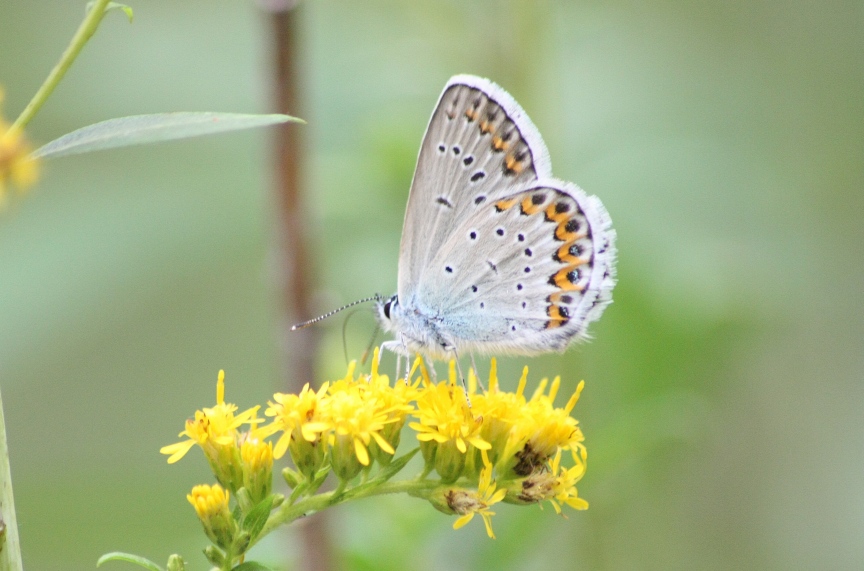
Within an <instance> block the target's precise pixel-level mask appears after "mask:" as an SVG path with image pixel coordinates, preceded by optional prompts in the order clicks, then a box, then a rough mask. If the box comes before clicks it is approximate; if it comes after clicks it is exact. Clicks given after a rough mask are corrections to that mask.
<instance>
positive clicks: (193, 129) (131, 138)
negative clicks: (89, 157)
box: [33, 112, 304, 158]
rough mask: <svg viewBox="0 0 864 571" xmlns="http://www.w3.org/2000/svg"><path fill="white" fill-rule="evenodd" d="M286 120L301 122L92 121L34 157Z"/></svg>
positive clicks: (185, 117)
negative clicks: (91, 123)
mask: <svg viewBox="0 0 864 571" xmlns="http://www.w3.org/2000/svg"><path fill="white" fill-rule="evenodd" d="M288 122H297V123H304V121H303V120H302V119H298V118H296V117H291V116H290V115H280V114H271V115H251V114H242V113H206V112H200V113H199V112H178V113H154V114H152V115H132V116H129V117H119V118H117V119H109V120H107V121H102V122H100V123H94V124H93V125H88V126H87V127H82V128H81V129H78V130H76V131H72V132H71V133H67V134H65V135H63V136H62V137H60V138H58V139H54V140H53V141H51V142H50V143H48V144H46V145H45V146H43V147H41V148H39V149H36V151H34V152H33V156H34V157H36V158H48V157H62V156H64V155H75V154H79V153H89V152H92V151H101V150H105V149H114V148H117V147H128V146H131V145H144V144H148V143H158V142H161V141H171V140H175V139H185V138H188V137H199V136H201V135H213V134H216V133H224V132H227V131H238V130H240V129H251V128H253V127H265V126H268V125H277V124H279V123H288Z"/></svg>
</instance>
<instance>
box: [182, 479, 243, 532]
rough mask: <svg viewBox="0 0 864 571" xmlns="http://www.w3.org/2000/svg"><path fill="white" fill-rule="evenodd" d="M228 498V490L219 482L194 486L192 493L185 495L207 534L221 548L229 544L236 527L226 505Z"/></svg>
mask: <svg viewBox="0 0 864 571" xmlns="http://www.w3.org/2000/svg"><path fill="white" fill-rule="evenodd" d="M229 498H230V494H229V492H228V491H227V490H224V489H223V488H222V486H220V485H219V484H214V485H213V486H208V485H207V484H202V485H200V486H195V487H194V488H192V493H191V494H188V495H187V496H186V499H187V500H189V503H190V504H192V507H194V508H195V513H197V514H198V519H200V520H201V523H202V524H203V525H204V531H205V532H206V533H207V536H208V537H209V538H210V539H211V540H212V541H213V542H214V543H216V544H217V545H219V546H220V547H222V548H227V547H228V546H229V545H231V542H232V540H233V538H234V534H235V533H236V531H237V529H238V527H237V523H236V522H235V521H234V518H233V517H231V510H230V509H229V507H228V501H229Z"/></svg>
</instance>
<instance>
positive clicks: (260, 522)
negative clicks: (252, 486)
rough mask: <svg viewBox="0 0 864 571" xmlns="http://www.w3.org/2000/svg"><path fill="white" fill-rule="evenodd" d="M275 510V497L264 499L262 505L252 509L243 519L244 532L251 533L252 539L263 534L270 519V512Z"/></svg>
mask: <svg viewBox="0 0 864 571" xmlns="http://www.w3.org/2000/svg"><path fill="white" fill-rule="evenodd" d="M272 508H273V496H270V497H267V498H264V499H263V500H262V501H261V503H259V504H258V505H257V506H255V507H254V508H252V509H251V510H250V511H249V513H247V514H246V517H244V518H243V531H247V532H249V535H250V536H252V539H255V537H257V536H258V534H259V533H261V529H262V528H263V527H264V524H265V523H267V518H269V517H270V511H271V510H272Z"/></svg>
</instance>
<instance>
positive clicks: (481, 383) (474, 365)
mask: <svg viewBox="0 0 864 571" xmlns="http://www.w3.org/2000/svg"><path fill="white" fill-rule="evenodd" d="M470 355H471V366H472V367H473V368H474V377H475V378H476V379H477V384H478V385H480V389H481V390H482V391H483V392H484V393H485V392H486V387H485V386H484V385H483V381H482V380H481V379H480V371H478V370H477V362H476V361H474V353H471V354H470Z"/></svg>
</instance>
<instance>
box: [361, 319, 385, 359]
mask: <svg viewBox="0 0 864 571" xmlns="http://www.w3.org/2000/svg"><path fill="white" fill-rule="evenodd" d="M380 332H381V326H380V325H378V324H377V323H376V324H375V331H373V332H372V338H371V339H369V344H368V345H367V346H366V350H365V351H363V357H361V358H360V364H361V365H365V364H366V359H368V358H369V355H370V354H371V353H372V348H373V347H375V338H376V337H378V333H380Z"/></svg>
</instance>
